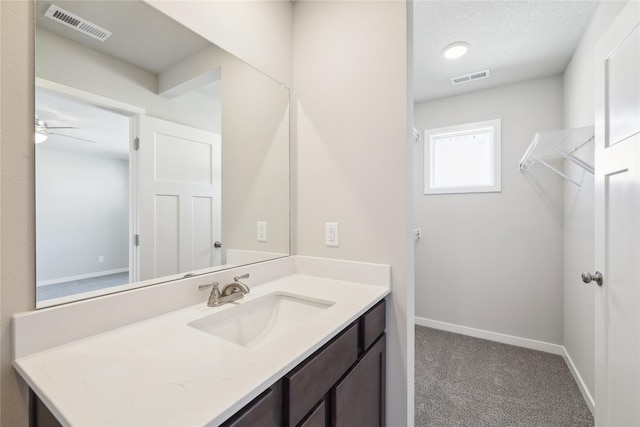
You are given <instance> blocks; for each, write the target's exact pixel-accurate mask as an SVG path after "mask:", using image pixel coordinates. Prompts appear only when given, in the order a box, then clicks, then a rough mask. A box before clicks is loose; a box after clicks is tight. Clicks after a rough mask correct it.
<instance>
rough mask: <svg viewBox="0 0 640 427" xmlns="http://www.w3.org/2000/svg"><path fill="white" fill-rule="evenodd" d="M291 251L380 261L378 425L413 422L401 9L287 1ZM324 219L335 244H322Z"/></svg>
mask: <svg viewBox="0 0 640 427" xmlns="http://www.w3.org/2000/svg"><path fill="white" fill-rule="evenodd" d="M293 7H294V31H293V76H294V83H293V89H294V91H293V98H294V104H293V105H294V108H295V112H294V120H293V122H294V124H295V130H294V140H295V141H296V142H295V145H294V159H295V160H294V165H295V171H294V176H295V179H294V183H295V184H294V186H295V188H294V200H295V201H296V202H295V203H296V205H295V208H296V214H295V233H296V237H295V244H296V251H295V252H296V254H298V255H308V256H317V257H325V258H337V259H345V260H358V261H367V262H376V263H384V264H390V265H391V266H392V283H393V284H392V293H391V296H390V298H389V300H388V305H387V307H388V317H387V332H388V341H387V351H388V353H387V398H388V402H387V424H388V425H389V426H407V425H413V405H414V402H413V393H412V390H413V375H412V374H411V373H412V372H413V313H412V309H413V307H412V305H413V304H411V305H409V304H407V303H408V301H412V295H411V293H412V277H411V276H412V271H411V270H409V268H410V266H411V263H412V254H411V250H412V247H413V241H411V240H410V238H409V227H410V222H409V216H410V212H411V209H410V208H409V206H410V204H411V200H410V198H409V194H408V188H409V187H410V178H409V176H408V172H407V169H408V167H409V165H408V162H407V159H408V157H409V154H408V148H409V146H408V124H409V122H410V118H409V116H408V113H409V107H408V100H407V98H408V84H409V83H408V79H407V75H408V73H409V70H408V66H410V65H408V64H409V61H410V60H409V58H410V57H411V52H410V51H409V45H408V42H407V38H408V37H409V38H410V37H412V35H411V34H410V31H408V27H407V16H408V14H410V10H407V9H408V8H411V4H410V3H405V2H402V1H340V2H335V1H298V2H295V3H294V6H293ZM326 222H337V223H338V224H339V244H340V246H339V247H337V248H336V247H326V246H325V244H324V242H325V236H324V233H325V231H324V230H325V226H324V224H325V223H326Z"/></svg>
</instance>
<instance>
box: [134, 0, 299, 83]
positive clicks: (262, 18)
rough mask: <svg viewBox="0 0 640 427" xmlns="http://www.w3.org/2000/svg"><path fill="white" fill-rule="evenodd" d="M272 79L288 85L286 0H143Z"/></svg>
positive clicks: (289, 21)
mask: <svg viewBox="0 0 640 427" xmlns="http://www.w3.org/2000/svg"><path fill="white" fill-rule="evenodd" d="M144 1H146V2H147V3H149V4H151V5H152V6H154V7H155V8H157V9H158V10H160V11H161V12H163V13H165V14H166V15H168V16H170V17H172V18H173V19H175V20H176V21H178V22H180V23H182V24H183V25H185V26H187V27H188V28H191V29H192V30H193V31H195V32H196V33H198V34H200V35H201V36H202V37H204V38H205V39H208V40H210V41H211V42H213V43H215V44H216V45H218V46H220V47H221V48H223V49H225V50H226V51H228V52H230V53H231V54H233V55H235V56H237V57H238V58H240V59H242V60H243V61H245V62H247V63H248V64H251V65H252V66H254V67H256V68H257V69H259V70H260V71H262V72H263V73H265V74H267V75H268V76H269V77H271V78H272V79H275V80H277V81H279V82H281V83H284V84H285V85H286V86H287V87H291V81H292V74H291V73H292V70H291V43H292V22H293V21H292V19H291V13H292V5H291V2H289V1H288V0H257V1H256V0H248V1H233V0H230V1H225V0H215V1H193V0H191V1H189V0H186V1H172V0H169V1H167V0H144Z"/></svg>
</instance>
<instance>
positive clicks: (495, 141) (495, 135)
mask: <svg viewBox="0 0 640 427" xmlns="http://www.w3.org/2000/svg"><path fill="white" fill-rule="evenodd" d="M487 130H488V131H490V132H491V165H490V168H491V171H492V173H493V177H492V178H493V179H492V181H493V182H492V184H491V185H471V186H465V187H452V186H449V187H434V186H433V185H432V178H433V176H432V162H433V161H434V159H433V158H432V157H433V141H434V138H439V137H447V136H458V135H464V134H471V133H474V134H475V133H478V132H481V131H487ZM501 141H502V120H501V119H493V120H486V121H482V122H475V123H465V124H461V125H454V126H447V127H442V128H437V129H427V130H425V131H424V177H423V178H424V187H423V192H424V194H425V195H431V194H460V193H500V192H501V191H502V161H501V158H502V148H501V146H502V143H501ZM435 160H437V159H435Z"/></svg>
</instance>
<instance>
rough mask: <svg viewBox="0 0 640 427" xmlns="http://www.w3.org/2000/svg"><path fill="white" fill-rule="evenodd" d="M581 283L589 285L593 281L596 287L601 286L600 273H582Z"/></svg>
mask: <svg viewBox="0 0 640 427" xmlns="http://www.w3.org/2000/svg"><path fill="white" fill-rule="evenodd" d="M582 281H583V282H584V283H591V281H595V282H596V283H597V284H598V286H602V273H600V272H599V271H596V272H595V273H593V274H591V273H587V272H584V273H582Z"/></svg>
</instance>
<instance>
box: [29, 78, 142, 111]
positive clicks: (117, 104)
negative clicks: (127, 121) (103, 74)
mask: <svg viewBox="0 0 640 427" xmlns="http://www.w3.org/2000/svg"><path fill="white" fill-rule="evenodd" d="M36 87H39V88H42V89H46V90H50V91H54V92H58V93H62V94H64V95H67V96H70V97H73V98H78V99H81V100H83V101H86V102H90V103H92V104H95V105H99V106H101V107H108V108H109V109H112V110H118V111H119V112H121V113H126V114H127V115H129V116H133V115H136V114H146V110H145V109H144V108H142V107H138V106H137V105H131V104H127V103H125V102H121V101H117V100H115V99H111V98H107V97H106V96H101V95H96V94H95V93H92V92H87V91H86V90H82V89H78V88H75V87H73V86H67V85H63V84H61V83H57V82H54V81H51V80H47V79H43V78H42V77H36Z"/></svg>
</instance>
